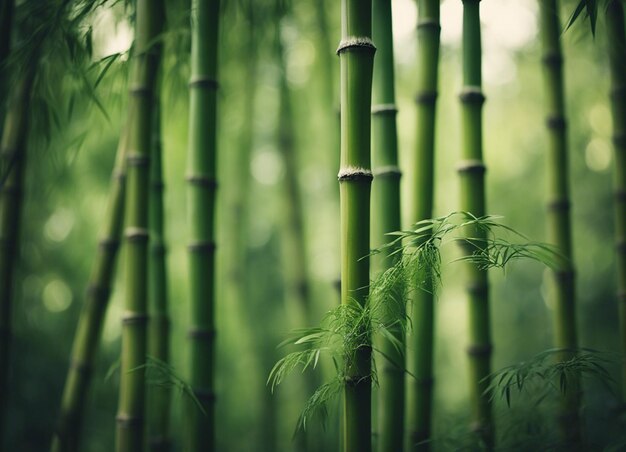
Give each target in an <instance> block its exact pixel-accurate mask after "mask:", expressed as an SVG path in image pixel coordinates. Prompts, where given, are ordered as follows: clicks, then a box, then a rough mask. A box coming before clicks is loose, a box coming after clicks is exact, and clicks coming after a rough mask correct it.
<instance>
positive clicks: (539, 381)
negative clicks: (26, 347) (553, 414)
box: [485, 348, 614, 407]
mask: <svg viewBox="0 0 626 452" xmlns="http://www.w3.org/2000/svg"><path fill="white" fill-rule="evenodd" d="M564 353H567V354H571V358H569V359H567V360H564V361H559V360H558V359H559V357H560V356H563V354H564ZM610 362H611V359H609V356H608V355H607V354H606V353H603V352H599V351H596V350H590V349H584V348H583V349H579V350H562V349H549V350H545V351H543V352H541V353H539V354H538V355H536V356H535V357H533V358H532V359H531V360H529V361H523V362H520V363H517V364H514V365H512V366H508V367H505V368H503V369H500V370H499V371H497V372H494V373H493V374H492V375H491V376H490V381H491V383H490V385H489V387H488V388H487V389H486V391H485V393H486V394H489V395H490V396H491V398H492V399H493V398H495V397H496V396H498V395H499V396H500V397H501V398H502V399H504V400H505V401H506V404H507V406H508V407H510V406H511V393H512V392H517V393H518V394H520V395H521V394H522V393H523V392H527V393H529V394H530V395H533V396H534V397H535V404H539V403H540V402H541V401H543V400H544V399H545V398H546V397H547V396H548V395H550V394H551V393H554V392H555V391H559V392H560V393H562V394H566V393H567V391H568V388H569V386H568V382H569V381H571V380H572V378H578V376H583V377H593V378H596V379H597V380H598V381H600V382H601V383H603V384H604V385H605V386H606V387H607V388H608V389H609V390H611V387H610V384H613V383H614V381H613V378H612V377H611V375H610V374H609V372H608V370H607V369H606V365H607V364H609V363H610ZM535 391H537V392H536V393H535Z"/></svg>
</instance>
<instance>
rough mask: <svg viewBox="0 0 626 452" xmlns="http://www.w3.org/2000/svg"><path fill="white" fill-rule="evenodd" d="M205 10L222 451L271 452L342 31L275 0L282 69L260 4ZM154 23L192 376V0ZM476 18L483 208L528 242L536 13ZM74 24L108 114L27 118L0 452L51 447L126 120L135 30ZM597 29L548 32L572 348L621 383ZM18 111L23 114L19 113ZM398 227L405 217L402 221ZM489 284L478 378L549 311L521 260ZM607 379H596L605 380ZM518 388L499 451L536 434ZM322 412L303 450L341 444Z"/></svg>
mask: <svg viewBox="0 0 626 452" xmlns="http://www.w3.org/2000/svg"><path fill="white" fill-rule="evenodd" d="M223 3H224V5H223V22H222V24H223V26H222V27H221V30H220V68H219V74H220V75H219V79H220V91H219V101H218V102H219V103H218V110H219V119H218V130H219V138H218V140H219V146H218V152H219V157H218V160H219V178H218V179H219V184H220V187H219V192H218V196H219V201H218V213H217V229H218V237H217V243H218V253H217V256H218V257H217V259H218V277H217V281H218V289H217V291H218V293H217V328H218V336H217V337H218V351H219V355H218V367H217V368H218V371H217V372H218V373H217V393H218V399H217V400H218V401H217V422H218V450H223V451H253V450H254V451H260V450H268V451H270V450H280V451H288V450H292V449H293V443H292V434H293V430H294V428H295V425H296V421H297V417H298V414H299V412H300V410H301V409H302V407H303V406H304V403H305V400H306V396H305V395H304V391H303V388H304V387H305V379H304V378H303V377H302V376H301V375H298V374H297V373H296V374H294V375H293V376H292V377H290V379H289V380H288V382H287V383H286V384H285V385H283V386H281V387H279V388H278V389H277V390H276V391H275V393H274V394H273V395H272V394H270V390H269V388H268V387H267V386H266V379H267V376H268V374H269V371H270V369H271V368H272V366H273V363H275V361H276V360H277V359H278V358H279V357H280V356H282V355H283V354H284V351H282V350H277V348H276V346H277V344H278V343H279V342H280V341H281V340H282V339H284V338H285V337H286V335H287V333H288V332H289V331H290V330H291V329H293V328H297V327H302V326H307V324H308V326H312V325H314V324H317V323H318V322H319V320H320V319H321V318H322V316H323V314H324V312H326V311H327V310H328V309H330V308H331V307H333V306H335V305H336V304H337V303H339V293H338V290H337V281H338V278H339V204H338V183H337V179H336V174H337V171H338V166H339V165H338V160H339V130H338V129H339V120H338V106H339V105H338V98H339V60H338V58H337V57H336V56H335V54H334V50H335V48H336V45H337V43H338V42H339V37H340V7H339V3H338V2H333V1H329V0H317V1H308V2H304V1H300V2H292V5H291V8H290V13H289V14H288V15H287V17H285V18H284V19H282V20H281V21H280V24H279V25H278V33H279V34H280V39H281V42H282V44H283V46H284V54H285V62H284V67H283V66H282V63H281V62H280V61H278V59H277V58H276V51H275V47H274V46H275V42H274V40H275V33H276V32H277V28H276V27H277V20H276V18H275V17H274V16H273V14H274V13H273V10H272V8H271V7H263V4H264V3H267V2H261V1H259V2H256V1H255V2H252V4H253V5H255V8H254V11H255V12H254V14H253V15H250V14H246V13H245V12H243V11H244V10H243V9H242V8H241V7H240V2H238V1H235V0H225V1H224V2H223ZM257 3H258V8H257V7H256V5H257ZM563 3H564V5H563V14H562V15H561V20H562V23H565V22H566V19H567V18H568V17H569V15H570V14H571V12H572V11H573V8H574V4H573V3H574V2H563ZM392 7H393V19H394V43H395V60H396V85H397V90H396V98H397V104H398V106H399V114H398V116H397V119H398V131H399V143H400V159H401V164H402V167H403V171H404V177H403V179H402V196H403V198H402V203H403V206H408V205H409V204H410V202H411V199H412V196H413V194H412V193H411V192H410V190H409V187H410V186H411V184H410V183H409V181H410V178H411V177H412V168H413V165H414V162H413V154H414V140H415V137H414V129H415V109H414V103H413V97H414V90H415V74H416V63H415V57H416V35H415V29H416V20H417V11H416V6H415V3H414V1H413V0H393V1H392ZM441 8H442V9H441V24H442V30H441V40H442V51H441V65H440V84H439V92H440V96H439V102H438V105H437V115H438V116H437V128H438V130H437V150H436V152H437V156H436V203H435V212H436V215H444V214H447V213H449V212H451V211H454V210H458V178H457V174H456V171H455V165H456V162H457V160H458V159H459V155H460V143H461V138H460V130H459V127H460V124H459V119H460V108H459V102H458V98H457V94H458V92H459V90H460V87H461V70H460V67H461V66H460V65H461V56H460V43H461V31H462V30H461V25H462V3H461V1H459V0H444V1H443V2H442V7H441ZM167 12H168V17H167V20H168V27H169V30H168V32H167V35H166V61H165V74H164V79H163V116H164V121H163V140H164V148H163V158H164V175H165V184H166V189H165V209H166V226H165V227H166V239H167V242H168V255H167V257H168V261H167V263H168V268H169V272H170V273H169V279H168V283H169V297H170V306H171V316H172V336H171V337H172V343H171V350H172V353H171V354H172V364H173V366H174V368H175V371H176V373H177V374H178V375H179V376H181V377H182V378H183V379H184V378H185V372H186V369H187V367H188V366H187V362H186V357H187V355H186V350H187V347H186V342H187V341H186V334H185V332H186V328H187V323H188V305H187V279H186V275H187V258H186V248H185V246H186V243H187V238H186V234H187V227H186V226H187V220H186V218H187V213H186V201H185V181H184V176H185V165H186V161H185V160H186V159H185V154H186V149H187V127H188V123H187V116H188V91H187V80H188V77H189V61H188V60H189V53H188V50H189V41H190V38H189V27H188V19H187V17H188V16H187V14H188V6H187V4H186V2H176V1H169V2H168V11H167ZM481 15H482V23H483V38H482V40H483V49H484V56H483V73H484V90H485V94H486V97H487V102H486V103H485V108H484V137H485V147H484V153H485V154H484V158H485V163H486V165H487V168H488V173H487V202H488V212H490V213H491V214H497V215H502V216H503V220H502V222H503V223H505V224H506V225H508V226H511V227H513V228H515V229H516V230H518V231H519V232H522V233H524V234H526V235H528V236H529V237H530V238H531V239H533V240H538V241H543V240H545V228H544V224H545V207H544V206H545V195H544V187H545V171H544V168H545V153H546V144H547V134H546V132H545V127H544V109H543V94H542V84H541V70H542V68H541V62H540V59H541V56H540V49H539V41H538V24H537V2H536V1H534V0H484V1H482V2H481ZM92 26H93V37H94V60H98V59H100V58H103V57H106V56H109V55H112V54H116V53H120V56H119V57H118V58H115V61H114V62H113V64H112V65H111V67H110V68H109V70H108V71H107V73H106V75H105V77H104V78H103V79H102V81H101V83H100V85H99V86H98V88H97V92H96V94H97V96H98V98H99V99H100V101H101V103H102V105H103V107H104V110H105V111H106V115H105V114H104V113H103V112H102V111H101V110H99V109H98V108H95V107H94V104H93V102H91V101H90V99H88V98H87V97H85V98H84V99H78V101H77V104H76V106H75V112H74V115H73V116H72V119H71V121H69V122H68V123H67V124H64V125H63V127H52V129H51V132H50V133H49V136H48V137H47V138H46V136H45V135H46V134H44V133H43V129H45V127H44V126H43V125H42V124H43V123H44V122H45V121H44V120H41V121H39V122H37V121H35V124H34V125H33V129H32V131H31V136H30V145H29V150H28V152H29V167H28V170H27V175H26V184H27V186H26V195H25V196H26V197H25V205H24V212H23V225H24V227H23V230H22V245H21V246H22V248H21V256H22V259H21V262H20V265H19V270H18V272H17V277H18V283H17V285H16V295H15V297H16V298H15V304H14V322H15V339H14V343H13V347H14V348H13V351H12V359H13V362H12V368H11V371H10V381H9V385H10V387H11V388H12V390H11V392H10V399H9V407H8V416H7V421H8V425H7V426H6V432H7V440H8V448H7V450H15V451H17V450H20V451H41V450H46V449H47V448H48V447H49V442H50V438H51V434H52V431H53V428H54V425H55V421H56V417H57V413H58V409H59V403H60V396H61V391H62V387H63V382H64V378H65V375H66V370H67V365H68V358H69V353H70V346H71V342H72V339H73V334H74V329H75V325H76V321H77V318H78V314H79V311H80V307H81V304H82V301H83V299H84V294H85V289H86V284H87V278H88V274H89V270H90V266H91V263H92V261H93V258H94V255H95V252H96V243H97V234H98V231H99V228H100V225H101V224H102V222H103V218H104V214H105V206H106V199H107V191H108V187H109V180H110V173H111V169H112V167H113V162H114V154H115V149H116V146H117V141H118V137H119V131H120V126H121V124H123V123H124V121H125V120H126V118H125V112H126V97H127V89H128V86H127V79H128V65H127V64H126V60H127V58H128V55H127V53H126V52H127V50H128V48H129V47H130V45H131V41H132V24H131V22H130V21H129V18H128V17H127V11H125V10H124V7H123V5H122V4H121V3H120V2H117V3H116V5H115V6H113V7H111V8H101V9H100V10H99V11H98V13H97V14H96V16H95V17H94V20H93V24H92ZM604 35H605V30H604V26H603V24H602V19H601V18H600V22H599V24H598V32H597V33H596V36H595V38H594V37H592V35H591V33H590V32H589V24H588V23H587V22H585V21H579V22H578V23H576V24H575V25H574V26H573V27H572V28H570V29H569V30H567V31H566V32H564V34H563V49H564V56H565V66H564V72H565V77H566V87H567V112H568V120H569V128H568V133H569V135H568V137H569V144H570V174H571V189H572V201H573V210H572V213H573V221H574V248H575V251H574V254H575V265H576V268H577V276H578V279H577V290H578V324H579V328H580V342H581V346H583V347H588V348H591V349H594V350H599V351H602V352H606V353H608V354H609V355H610V356H612V357H613V360H612V361H610V362H607V364H606V367H607V369H608V370H609V371H610V372H611V374H612V375H613V377H614V378H615V380H616V381H619V379H620V376H619V372H618V370H619V369H618V364H617V361H618V360H619V359H620V358H619V356H618V355H617V353H619V344H618V325H617V301H616V297H615V277H614V273H615V258H614V252H613V209H612V189H611V170H612V163H613V155H612V154H613V149H612V145H611V141H610V135H611V130H612V125H611V115H610V110H609V104H608V92H609V72H608V64H607V58H606V52H605V36H604ZM101 69H102V65H98V66H97V67H96V69H94V72H93V75H94V77H96V76H97V73H98V72H99V71H100V70H101ZM283 70H285V71H286V72H285V73H286V76H287V80H288V86H289V93H290V102H291V108H292V116H291V118H292V123H293V126H294V133H295V149H296V161H297V166H296V168H295V171H296V175H295V176H296V179H297V181H298V183H299V187H300V189H301V193H302V198H301V201H300V202H301V206H302V209H303V212H304V220H305V221H304V230H305V249H306V252H305V256H304V259H305V262H306V264H307V268H308V278H309V287H310V294H311V302H312V313H311V316H310V317H311V318H309V319H306V320H304V319H303V318H302V316H301V315H300V313H299V312H297V309H295V310H294V309H293V305H294V304H293V302H292V301H293V300H290V298H292V292H291V291H289V290H287V289H286V287H287V280H288V275H289V271H290V268H291V265H290V261H289V260H290V258H289V257H288V256H290V253H289V251H288V250H287V249H286V248H287V247H288V246H289V245H288V244H287V241H286V240H285V237H286V236H287V234H288V232H287V231H286V228H287V226H286V223H287V220H286V218H287V210H288V209H290V208H291V207H290V204H289V201H288V194H287V190H288V185H287V183H286V180H287V179H286V177H287V176H288V173H287V172H288V171H292V170H293V168H292V167H291V165H287V164H286V161H285V158H284V156H283V154H282V153H281V152H280V150H279V147H278V145H277V137H278V132H277V127H278V120H279V115H278V112H279V92H280V82H279V80H280V74H281V71H283ZM57 95H60V96H62V95H63V93H57ZM36 109H37V104H36V103H35V105H33V113H34V114H35V115H36V114H37V111H36ZM405 210H406V209H405ZM404 226H405V227H408V226H410V219H409V218H406V216H405V220H404ZM122 252H123V251H122ZM456 257H458V254H457V250H456V249H454V247H449V248H447V249H446V250H445V251H444V255H443V261H444V263H445V265H444V267H443V283H442V286H441V288H440V290H439V291H438V294H437V295H438V296H437V311H436V312H437V313H436V319H437V320H436V322H437V325H436V336H437V339H436V370H435V379H436V386H435V387H436V395H435V437H436V438H437V442H436V444H437V446H436V447H438V448H440V449H442V450H443V449H456V448H457V447H456V446H455V444H456V443H455V441H456V440H457V439H458V438H460V437H462V435H463V432H464V427H462V425H463V424H464V423H465V419H466V418H468V417H469V407H468V404H467V384H466V358H465V353H464V349H465V344H466V337H467V334H466V325H467V318H466V317H467V315H466V314H467V309H466V304H465V298H464V295H463V290H462V287H461V285H460V282H459V276H460V272H459V270H460V268H459V266H458V264H455V263H450V264H449V265H448V263H449V262H451V261H452V260H454V259H455V258H456ZM118 264H119V265H118V271H117V273H118V274H120V275H122V274H123V272H122V271H120V270H122V268H121V267H122V265H123V259H121V260H119V262H118ZM490 278H491V282H492V284H493V292H492V294H493V295H492V308H491V309H492V315H493V337H494V344H495V354H494V362H493V368H494V370H495V369H499V368H502V367H504V366H508V365H512V364H514V363H517V362H519V361H523V360H528V359H530V358H532V356H534V355H536V354H537V353H540V352H541V351H543V350H546V349H548V348H550V347H551V340H552V336H551V331H552V326H551V325H552V323H551V322H552V318H551V314H552V307H551V306H550V304H549V303H548V302H547V299H548V297H547V294H548V292H549V290H550V284H549V278H548V275H547V273H546V271H545V269H544V268H542V267H541V266H540V265H539V264H536V263H532V262H517V263H515V264H513V266H511V267H508V268H507V271H506V273H505V272H503V271H500V270H493V271H491V273H490ZM123 287H124V286H123V281H122V280H121V278H118V279H117V281H116V284H115V291H114V293H113V295H112V299H111V303H110V305H109V309H108V313H107V321H106V325H105V327H104V329H103V334H102V347H101V350H100V353H99V357H98V365H97V368H96V371H95V373H94V377H93V386H92V391H91V394H90V400H89V408H88V412H87V413H88V414H87V418H86V420H85V431H84V435H83V441H84V442H83V445H84V450H86V451H93V452H98V451H109V450H112V447H113V439H114V435H113V432H114V425H115V424H114V417H115V412H116V409H117V400H118V398H117V390H118V382H117V381H118V378H119V375H118V372H117V371H116V362H117V360H118V356H119V352H120V331H121V322H120V318H121V313H122V309H123V308H122V301H123ZM304 322H306V324H305V323H304ZM611 354H612V355H611ZM317 372H318V374H319V379H320V381H321V379H322V378H324V375H326V376H327V377H328V375H330V373H331V372H332V368H331V367H330V366H322V369H321V370H318V371H317ZM107 374H108V376H107ZM616 386H617V385H613V384H612V383H610V382H609V387H613V388H615V387H616ZM585 389H586V392H585V399H584V407H583V409H584V413H585V415H586V417H585V419H586V423H587V432H588V439H589V440H590V441H591V442H592V444H595V445H598V447H600V448H601V447H604V446H606V445H607V444H611V443H614V441H615V438H616V432H618V431H619V430H617V429H618V425H617V424H616V423H615V422H614V421H615V419H616V418H617V415H618V414H617V412H616V411H615V410H616V408H617V400H618V398H617V396H616V395H615V394H614V393H612V392H611V391H610V389H609V388H607V387H606V386H605V385H603V384H601V383H600V382H597V381H592V380H590V381H587V383H586V388H585ZM185 397H186V396H185V395H184V394H181V393H178V392H176V391H174V394H173V410H174V413H173V415H172V422H173V426H172V430H173V438H174V441H175V447H176V448H177V449H176V450H182V445H181V441H180V432H181V431H183V429H184V417H183V416H182V415H181V411H182V404H183V401H184V398H185ZM531 398H532V397H526V396H523V397H516V396H515V395H514V397H513V399H512V403H511V407H510V408H509V407H507V405H506V403H505V402H504V401H501V400H499V399H498V401H497V402H496V410H497V415H496V419H497V422H498V424H497V428H498V429H499V435H500V436H504V437H505V440H507V438H508V440H510V441H513V437H514V436H515V435H517V434H520V435H524V434H527V433H528V434H530V435H531V436H532V435H536V436H537V437H540V436H539V435H540V434H543V433H545V436H543V438H550V437H551V436H550V428H551V427H550V426H551V425H552V424H551V422H552V421H551V420H550V419H549V417H550V413H552V411H550V410H551V409H552V407H551V406H550V402H549V400H547V401H544V402H542V403H541V404H539V405H533V404H532V403H529V400H530V399H531ZM337 412H338V410H337V407H336V406H335V407H332V406H331V407H330V410H329V419H328V422H327V425H326V428H325V429H323V428H321V427H319V426H318V425H316V424H315V425H312V427H311V428H312V431H313V432H314V434H315V435H319V438H320V443H319V444H320V449H321V450H335V449H336V448H338V441H339V440H338V427H337V424H338V421H337ZM529 412H530V414H529ZM544 421H545V422H544ZM533 429H535V430H533ZM542 432H543V433H542ZM507 435H508V437H507ZM455 438H456V439H455ZM505 443H506V441H505ZM543 444H544V445H545V444H546V443H543Z"/></svg>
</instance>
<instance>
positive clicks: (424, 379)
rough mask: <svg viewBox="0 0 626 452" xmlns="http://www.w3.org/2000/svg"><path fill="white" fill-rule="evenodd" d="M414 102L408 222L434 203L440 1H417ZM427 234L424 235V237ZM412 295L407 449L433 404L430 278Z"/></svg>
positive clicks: (426, 445) (422, 438)
mask: <svg viewBox="0 0 626 452" xmlns="http://www.w3.org/2000/svg"><path fill="white" fill-rule="evenodd" d="M417 11H418V22H417V61H418V63H417V67H418V73H417V94H416V96H415V101H416V105H417V117H416V127H415V133H416V140H415V166H414V176H413V181H412V182H413V199H414V202H413V211H412V214H411V221H412V222H418V221H422V220H426V219H428V218H432V216H433V202H434V170H435V168H434V162H435V111H436V101H437V81H438V75H439V71H438V65H439V35H440V30H441V26H440V23H439V0H418V1H417ZM426 239H427V237H425V240H426ZM420 279H421V280H420V281H419V284H418V289H417V290H416V292H415V294H414V296H413V306H412V312H411V325H412V329H411V330H410V334H409V336H408V338H407V368H408V371H409V372H410V373H411V374H412V375H414V376H415V377H414V378H413V377H409V378H408V379H407V408H406V413H407V414H406V417H407V437H408V444H407V450H419V451H428V450H430V442H429V441H428V440H429V439H430V436H431V424H432V408H433V383H434V379H433V354H434V348H435V345H434V325H435V315H434V314H435V309H434V308H435V305H434V295H433V294H434V290H435V287H433V281H432V280H431V278H429V277H428V275H420Z"/></svg>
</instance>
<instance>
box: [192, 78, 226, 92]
mask: <svg viewBox="0 0 626 452" xmlns="http://www.w3.org/2000/svg"><path fill="white" fill-rule="evenodd" d="M219 87H220V84H219V82H218V81H217V80H216V79H214V78H212V77H193V78H192V79H191V80H189V88H207V89H212V90H218V89H219Z"/></svg>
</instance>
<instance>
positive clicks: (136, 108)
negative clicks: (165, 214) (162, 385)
mask: <svg viewBox="0 0 626 452" xmlns="http://www.w3.org/2000/svg"><path fill="white" fill-rule="evenodd" d="M163 11H164V9H163V5H162V3H161V1H159V2H156V1H154V0H152V1H150V0H137V3H136V23H135V49H136V53H135V55H134V56H133V60H134V62H133V74H132V78H131V87H130V93H129V94H130V99H129V108H130V111H131V112H132V113H131V119H132V123H131V124H130V138H129V140H130V141H129V149H128V154H127V156H126V165H127V174H128V175H127V189H126V200H125V219H126V229H125V230H124V243H125V253H126V257H125V258H126V262H125V263H126V268H125V269H126V300H125V312H124V314H123V318H122V355H121V368H120V397H119V406H118V414H117V430H116V450H117V451H118V452H131V451H140V450H142V449H143V445H144V411H145V409H144V400H145V379H144V378H145V363H146V322H147V318H148V317H147V310H146V308H147V263H148V204H149V176H150V175H149V169H148V166H149V162H150V140H151V137H152V135H151V129H152V121H153V108H152V107H153V101H154V90H155V84H156V74H157V70H158V67H159V61H158V57H159V55H158V51H157V48H156V46H155V45H154V44H155V40H156V39H157V38H158V36H159V35H160V33H161V29H162V26H163V17H162V14H163Z"/></svg>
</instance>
